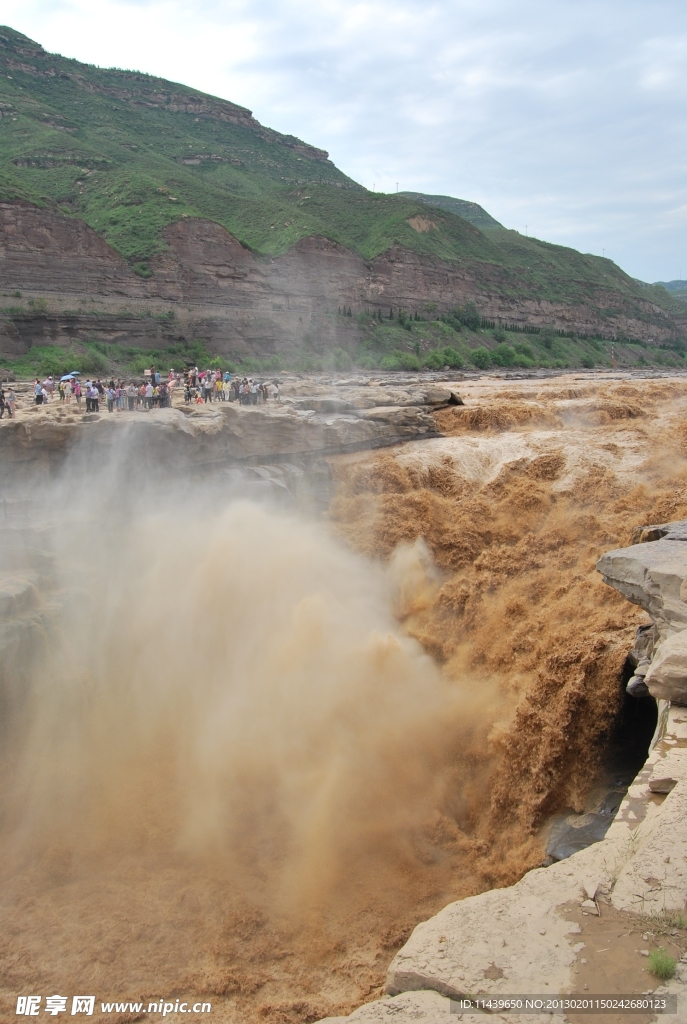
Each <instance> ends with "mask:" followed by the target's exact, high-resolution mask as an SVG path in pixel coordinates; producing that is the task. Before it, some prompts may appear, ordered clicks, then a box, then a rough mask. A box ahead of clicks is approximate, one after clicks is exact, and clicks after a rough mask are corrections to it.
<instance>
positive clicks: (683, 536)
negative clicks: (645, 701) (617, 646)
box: [597, 520, 687, 704]
mask: <svg viewBox="0 0 687 1024" xmlns="http://www.w3.org/2000/svg"><path fill="white" fill-rule="evenodd" d="M634 538H635V540H636V543H635V544H633V545H632V547H629V548H620V549H619V550H617V551H609V552H608V553H607V554H605V555H603V556H602V557H601V558H600V559H599V562H598V563H597V569H598V570H599V572H600V573H601V574H602V576H603V578H604V582H605V583H608V584H609V586H612V587H614V588H615V589H616V590H618V591H620V593H621V594H623V595H624V596H625V597H626V598H627V599H628V600H629V601H632V602H633V604H638V605H640V607H642V608H644V609H645V611H647V612H648V613H649V615H650V616H651V618H652V619H653V625H652V626H647V627H641V628H640V630H639V631H638V636H637V640H636V641H635V647H634V651H633V652H632V655H631V656H632V657H634V660H635V662H636V668H635V673H634V675H633V676H632V678H631V679H630V681H629V683H628V692H629V693H632V694H633V695H635V696H641V695H642V694H643V693H646V692H649V693H651V694H652V696H654V697H655V698H656V699H657V700H669V701H673V702H676V703H678V704H687V582H686V581H687V543H685V542H686V541H687V521H686V520H680V521H678V522H675V523H664V524H660V525H657V526H642V527H639V528H638V529H637V530H636V531H635V534H634Z"/></svg>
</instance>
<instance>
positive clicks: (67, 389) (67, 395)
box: [64, 380, 74, 405]
mask: <svg viewBox="0 0 687 1024" xmlns="http://www.w3.org/2000/svg"><path fill="white" fill-rule="evenodd" d="M73 390H74V389H73V387H72V382H71V381H70V380H66V381H65V382H64V400H65V402H66V403H67V405H69V404H70V403H71V400H72V391H73Z"/></svg>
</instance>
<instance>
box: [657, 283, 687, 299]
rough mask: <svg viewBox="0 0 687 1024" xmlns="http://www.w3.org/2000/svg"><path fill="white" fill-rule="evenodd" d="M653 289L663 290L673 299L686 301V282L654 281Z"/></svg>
mask: <svg viewBox="0 0 687 1024" xmlns="http://www.w3.org/2000/svg"><path fill="white" fill-rule="evenodd" d="M654 287H657V288H665V290H666V291H667V292H669V293H670V294H671V295H672V296H673V297H674V298H676V299H680V300H681V301H682V302H686V301H687V281H656V282H655V284H654Z"/></svg>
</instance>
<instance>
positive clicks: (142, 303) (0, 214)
mask: <svg viewBox="0 0 687 1024" xmlns="http://www.w3.org/2000/svg"><path fill="white" fill-rule="evenodd" d="M163 234H164V241H165V244H166V250H165V251H164V252H163V253H161V254H160V255H158V256H156V257H155V258H154V259H152V260H151V262H150V267H151V270H152V271H153V274H152V277H150V278H148V279H145V280H144V279H143V278H141V277H138V276H137V275H136V274H135V273H134V272H133V270H132V269H131V267H130V266H129V265H128V264H127V263H126V261H125V260H124V259H122V258H121V257H120V256H119V255H118V253H116V252H115V250H114V249H112V248H111V247H110V246H109V245H108V244H107V242H106V241H105V240H104V239H103V238H101V237H100V236H99V235H98V234H96V232H95V231H93V230H92V229H91V228H90V227H88V225H87V224H85V223H84V222H83V221H80V220H77V219H75V218H68V217H64V216H60V215H59V214H57V213H55V212H53V211H51V210H48V209H38V208H37V207H34V206H30V205H28V204H22V203H17V202H5V203H0V288H2V289H3V290H4V291H6V292H8V293H12V292H13V291H16V290H20V291H26V292H28V293H29V294H36V295H41V296H47V297H50V296H55V298H56V299H59V301H60V303H61V304H62V307H63V308H64V309H66V310H69V309H70V308H71V307H76V306H78V304H79V300H80V299H82V298H83V296H88V297H91V298H96V299H98V300H100V301H102V302H103V303H105V304H106V305H107V311H109V317H110V322H108V321H107V319H106V320H105V321H103V322H101V323H100V324H99V325H97V333H98V337H102V338H103V339H105V340H107V339H109V340H114V341H117V340H124V339H125V338H126V337H128V338H129V341H128V343H129V344H132V343H134V344H136V345H141V346H148V347H154V346H155V345H158V344H159V343H160V327H159V324H157V323H156V322H155V320H154V319H151V318H148V319H146V318H145V317H143V318H141V317H139V320H140V322H139V323H137V324H135V325H134V324H132V319H133V318H132V317H131V314H130V306H131V303H136V304H137V307H138V308H139V309H140V310H145V309H148V310H149V311H151V312H158V313H159V312H160V311H161V310H164V311H166V310H167V309H168V308H169V306H170V304H171V306H172V307H173V308H175V309H178V311H179V313H178V317H177V319H176V322H175V323H174V324H171V325H170V324H166V325H164V326H165V328H166V334H165V340H166V341H171V340H188V341H191V340H192V339H193V338H198V337H203V338H205V339H207V340H208V341H209V342H210V343H211V344H212V346H213V348H214V349H215V350H216V351H218V352H222V353H225V354H232V355H233V356H236V357H239V356H241V355H248V354H252V355H264V354H265V353H271V352H280V351H288V350H293V349H294V348H309V347H310V348H312V349H313V350H316V351H318V352H321V351H327V350H330V349H331V348H332V347H336V346H344V347H346V346H347V345H349V344H357V342H358V340H359V337H358V331H359V329H358V325H357V322H356V321H355V319H354V318H346V317H339V316H337V314H336V311H337V309H338V308H339V306H341V305H342V304H343V305H345V306H350V307H351V308H352V309H353V310H354V312H356V313H358V312H363V311H367V310H370V311H377V310H383V311H384V312H385V313H386V312H388V310H389V307H390V306H391V307H393V308H396V309H397V308H399V307H401V308H404V309H410V310H414V309H421V308H423V306H424V304H425V303H427V302H431V303H434V304H435V305H436V308H437V310H438V311H439V312H441V311H445V310H448V309H451V308H453V307H455V306H457V305H461V304H464V303H465V302H467V301H474V302H476V303H477V305H478V307H479V309H480V311H481V313H482V315H483V316H485V317H488V318H490V319H494V320H497V321H503V322H504V323H522V324H532V325H547V324H556V325H557V326H558V327H561V328H564V329H566V330H573V331H580V332H583V333H592V334H593V333H594V332H597V331H601V332H603V333H604V334H608V333H609V332H611V333H617V334H621V335H626V336H629V337H635V338H646V339H647V340H649V339H661V338H664V337H665V338H668V337H672V335H673V333H674V331H675V323H673V321H672V320H671V319H670V318H669V317H668V316H667V315H666V314H665V311H663V310H661V309H660V308H659V307H658V306H656V305H655V304H654V303H652V302H651V301H649V300H648V299H647V300H644V299H637V298H635V299H633V302H632V308H630V307H629V306H627V308H625V307H626V305H627V304H626V302H625V300H624V298H623V297H622V296H621V295H619V294H618V293H616V292H615V291H613V290H608V291H604V290H603V289H597V291H596V292H595V294H593V296H591V298H590V300H589V302H588V303H587V304H585V303H577V304H566V303H564V302H561V301H553V300H548V299H543V298H538V297H536V296H535V295H528V294H527V293H526V291H523V286H522V282H521V281H520V279H519V278H518V279H517V280H516V279H515V278H513V279H511V273H510V271H509V270H508V268H506V267H502V266H497V265H495V264H486V263H476V262H474V261H473V262H471V261H467V260H465V261H460V262H455V263H448V262H446V261H443V260H441V259H439V258H437V257H434V256H429V255H423V254H421V253H416V252H413V251H410V250H407V249H403V248H400V247H393V248H391V249H389V250H388V251H386V252H383V253H381V254H380V255H379V256H377V257H375V258H374V259H372V260H366V259H364V258H363V257H362V256H360V255H358V254H357V253H354V252H352V251H351V250H349V249H347V248H345V247H344V246H342V245H339V244H338V243H336V242H333V241H331V240H330V239H327V238H323V237H319V236H310V237H308V238H304V239H302V240H301V241H299V242H298V243H297V244H296V245H294V246H293V247H292V248H291V249H289V250H288V251H287V252H285V253H284V254H283V255H281V256H279V257H276V258H268V257H261V256H258V255H256V254H255V253H253V252H251V251H250V250H249V249H246V248H245V247H244V246H242V245H241V243H240V242H239V241H238V240H237V239H236V238H235V237H234V236H233V235H231V234H230V233H229V232H228V231H227V230H226V229H225V228H223V227H222V226H221V225H219V224H216V223H214V222H211V221H208V220H202V219H196V218H186V219H182V220H179V221H177V222H176V223H174V224H172V225H170V226H169V227H168V228H167V229H166V230H165V231H164V233H163ZM514 296H517V297H514ZM115 307H118V308H116V309H115ZM189 307H190V315H188V313H189ZM89 316H91V314H88V313H85V312H83V311H79V313H78V314H77V313H75V312H71V313H70V314H69V315H64V314H63V313H59V315H58V314H54V315H53V317H52V320H47V319H45V320H44V318H41V317H36V316H28V315H26V314H24V315H22V314H18V315H13V314H12V315H6V317H5V318H4V319H3V320H2V321H0V351H3V352H8V353H19V352H25V351H26V350H27V348H28V347H29V345H30V344H36V343H37V340H36V337H35V334H36V331H40V328H41V325H42V327H43V334H44V335H45V334H46V333H48V334H52V335H53V337H52V339H51V340H52V342H53V343H58V344H66V343H68V342H69V340H70V339H74V338H79V339H81V338H84V337H87V336H88V332H89V331H90V332H91V334H92V332H93V330H94V325H93V324H92V323H88V322H87V320H88V317H89ZM82 320H83V322H82ZM686 320H687V318H686ZM108 332H109V333H108ZM48 340H49V339H47V338H46V337H43V338H42V339H41V341H42V343H43V344H45V343H46V342H47V341H48Z"/></svg>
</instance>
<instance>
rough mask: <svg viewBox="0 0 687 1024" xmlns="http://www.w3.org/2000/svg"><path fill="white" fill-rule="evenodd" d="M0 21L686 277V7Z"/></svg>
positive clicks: (209, 4) (554, 237) (191, 11)
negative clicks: (227, 102)
mask: <svg viewBox="0 0 687 1024" xmlns="http://www.w3.org/2000/svg"><path fill="white" fill-rule="evenodd" d="M0 23H4V24H7V25H10V26H11V27H12V28H15V29H17V30H18V31H20V32H24V33H25V34H26V35H28V36H30V37H31V38H32V39H35V40H37V41H38V42H40V43H41V44H42V45H43V46H44V47H45V49H47V50H50V51H53V52H58V53H62V54H64V55H65V56H67V57H76V58H78V59H79V60H81V61H84V62H86V63H89V64H98V65H100V66H102V67H121V68H130V69H133V70H138V71H145V72H149V73H151V74H155V75H160V76H162V77H164V78H168V79H171V80H172V81H177V82H183V83H184V84H186V85H190V86H193V87H194V88H197V89H200V90H202V91H204V92H207V93H212V94H213V95H216V96H221V97H223V98H225V99H229V100H232V101H233V102H235V103H240V104H242V105H243V106H246V107H248V108H249V109H251V110H252V111H253V113H254V115H255V116H256V117H257V118H258V120H259V121H261V122H262V123H263V124H265V125H268V126H269V127H271V128H274V129H276V130H277V131H279V132H283V133H284V134H290V135H296V136H298V137H299V138H301V139H304V140H305V141H306V142H309V143H311V144H312V145H315V146H318V147H320V148H323V149H326V150H328V151H329V154H330V156H331V158H332V160H333V161H334V162H335V163H336V164H337V166H338V167H340V168H341V170H343V171H344V172H345V173H346V174H348V175H350V177H352V178H354V179H355V180H356V181H359V182H360V183H361V184H363V185H364V186H365V187H366V188H370V189H371V188H375V189H376V190H377V191H384V192H393V191H395V190H396V188H397V186H398V188H399V189H400V190H401V191H403V190H406V191H415V192H427V193H430V194H442V195H452V196H457V197H458V198H461V199H469V200H473V201H474V202H477V203H480V204H481V205H482V206H484V207H485V209H486V210H488V211H489V213H491V214H492V216H494V217H496V219H497V220H499V221H501V223H502V224H504V225H505V226H506V227H509V228H515V229H516V230H518V231H521V232H522V233H525V232H526V231H527V233H528V234H530V235H534V236H536V237H538V238H543V239H546V240H547V241H551V242H557V243H559V244H562V245H569V246H572V247H574V248H575V249H579V250H581V251H582V252H591V253H595V254H597V255H599V256H601V255H605V256H607V257H609V258H610V259H613V260H614V261H615V262H616V263H618V264H619V265H620V266H621V267H623V269H624V270H626V271H627V272H628V273H630V274H632V275H633V276H634V277H639V278H641V279H643V280H645V281H656V280H673V279H676V278H678V277H683V278H687V244H685V234H686V232H685V228H686V227H687V175H686V173H685V172H686V171H687V130H686V129H687V123H686V122H687V4H686V3H685V2H684V0H589V2H588V0H439V2H434V3H433V2H432V0H367V2H356V0H250V2H249V0H0Z"/></svg>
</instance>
